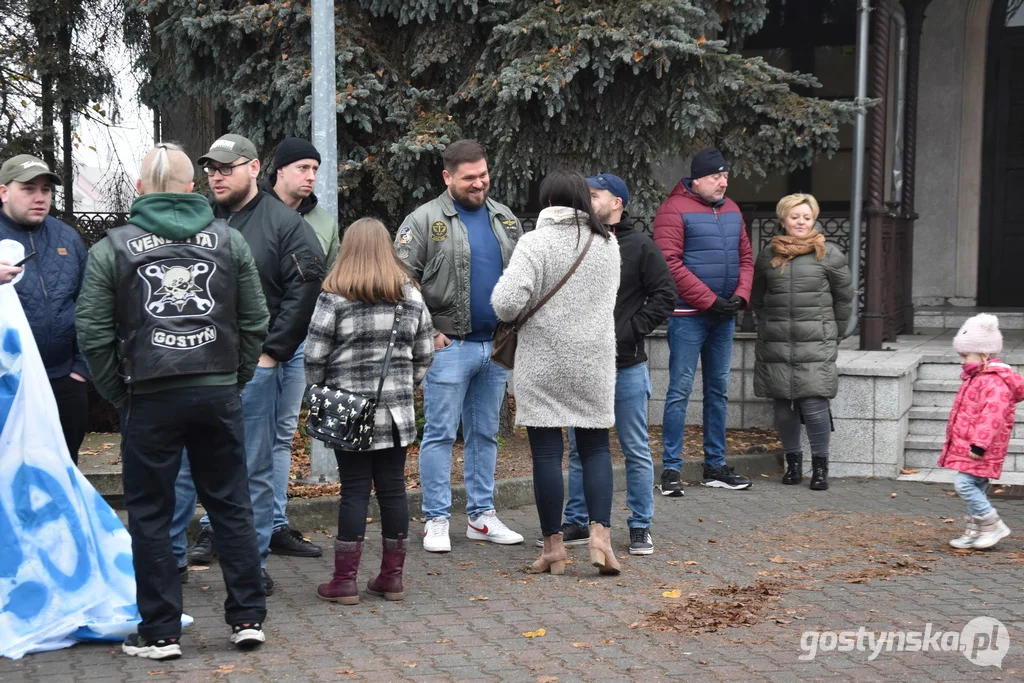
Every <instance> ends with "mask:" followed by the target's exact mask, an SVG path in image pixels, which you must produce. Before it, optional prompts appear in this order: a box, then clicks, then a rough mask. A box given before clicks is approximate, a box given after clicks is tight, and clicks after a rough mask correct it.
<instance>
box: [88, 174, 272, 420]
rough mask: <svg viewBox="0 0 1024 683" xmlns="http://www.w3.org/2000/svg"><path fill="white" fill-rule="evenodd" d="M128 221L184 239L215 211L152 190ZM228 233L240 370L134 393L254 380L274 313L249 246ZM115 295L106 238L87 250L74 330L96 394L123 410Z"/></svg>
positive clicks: (142, 386)
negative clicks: (269, 309) (235, 286)
mask: <svg viewBox="0 0 1024 683" xmlns="http://www.w3.org/2000/svg"><path fill="white" fill-rule="evenodd" d="M128 222H129V223H131V224H132V225H135V226H138V227H140V228H142V229H143V230H146V231H148V232H151V233H153V234H154V235H158V236H160V237H164V238H166V239H173V240H182V239H186V238H188V237H192V236H193V235H195V234H196V233H198V232H199V231H200V230H202V229H204V228H206V227H207V226H208V225H210V223H212V222H213V211H212V210H211V209H210V205H209V203H208V202H207V201H206V199H205V198H204V197H202V196H201V195H198V194H178V193H171V192H154V193H152V194H145V195H142V196H140V197H138V198H137V199H136V200H135V201H134V202H133V203H132V210H131V216H130V218H129V219H128ZM229 234H230V236H231V237H230V240H231V241H230V245H231V255H232V257H233V258H234V261H235V271H236V273H237V274H238V335H239V352H240V353H239V358H240V361H239V365H238V371H237V372H231V373H222V374H210V375H187V376H182V377H168V378H164V379H155V380H151V381H148V382H137V383H135V384H133V385H132V393H136V394H151V393H155V392H157V391H163V390H166V389H174V388H179V387H195V386H230V385H233V384H237V385H238V386H239V388H241V387H242V386H244V385H245V383H246V382H248V381H249V380H250V379H251V378H252V375H253V372H254V371H255V368H256V362H257V361H258V360H259V355H260V350H261V348H262V346H263V338H264V337H265V336H266V333H267V325H268V323H269V321H270V315H269V314H268V313H267V304H266V299H264V297H263V288H262V287H261V286H260V279H259V273H258V272H257V271H256V264H255V263H254V262H253V260H252V254H251V253H250V252H249V245H248V244H246V242H245V239H244V238H243V237H242V234H241V233H240V232H238V231H237V230H233V229H232V230H230V231H229ZM117 294H118V293H117V273H116V268H115V265H114V246H113V243H112V242H111V241H110V238H108V237H104V238H103V239H102V240H100V241H99V242H97V243H96V244H95V245H94V246H93V248H92V249H90V250H89V261H88V263H87V264H86V268H85V278H84V280H83V281H82V290H81V293H80V294H79V295H78V303H77V310H76V312H75V329H76V331H77V334H78V344H79V348H80V349H81V350H82V353H83V354H84V355H85V359H86V362H88V364H89V370H90V371H91V372H92V375H93V382H94V383H95V384H96V390H97V391H98V392H99V394H100V396H102V397H103V398H105V399H107V400H108V401H110V402H111V403H113V404H114V405H115V406H118V407H120V406H121V404H122V403H123V402H124V400H125V398H127V396H128V386H127V385H126V384H125V383H124V381H122V379H121V376H120V375H119V374H118V372H117V370H118V365H119V364H118V357H117V349H118V343H117V330H116V320H115V310H116V300H117Z"/></svg>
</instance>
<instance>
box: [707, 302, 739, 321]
mask: <svg viewBox="0 0 1024 683" xmlns="http://www.w3.org/2000/svg"><path fill="white" fill-rule="evenodd" d="M711 312H712V313H714V314H715V315H717V316H718V317H720V318H731V317H733V316H735V315H736V304H734V303H732V302H731V301H726V300H725V299H723V298H722V297H716V298H715V303H713V304H711Z"/></svg>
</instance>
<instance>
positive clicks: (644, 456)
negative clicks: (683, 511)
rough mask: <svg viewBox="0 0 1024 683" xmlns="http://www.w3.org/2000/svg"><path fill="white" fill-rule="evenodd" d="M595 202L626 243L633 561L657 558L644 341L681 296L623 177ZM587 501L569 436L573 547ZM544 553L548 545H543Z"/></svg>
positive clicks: (620, 366) (625, 360)
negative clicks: (629, 210) (639, 223)
mask: <svg viewBox="0 0 1024 683" xmlns="http://www.w3.org/2000/svg"><path fill="white" fill-rule="evenodd" d="M587 184H588V185H589V186H590V202H591V205H592V206H593V207H594V213H595V214H596V215H597V217H598V219H599V220H600V221H601V222H602V223H604V224H605V225H608V226H609V227H610V228H611V230H612V232H613V233H615V237H616V239H617V240H618V242H619V255H620V256H621V266H620V278H619V291H618V295H617V296H616V299H615V342H616V346H617V350H616V357H615V366H616V368H617V371H616V374H615V432H616V434H618V437H619V445H620V446H622V453H623V455H625V457H626V506H627V507H628V508H629V509H630V511H631V512H630V515H629V519H628V520H627V521H626V523H627V525H628V526H629V554H630V555H650V554H652V553H653V552H654V542H653V540H652V538H651V523H652V521H653V519H654V463H653V461H652V459H651V445H650V442H649V440H648V433H647V401H648V399H650V397H651V376H650V374H649V373H648V371H647V353H646V351H645V348H644V339H645V338H646V337H647V335H648V334H650V333H651V332H652V331H654V329H655V328H656V327H657V326H658V325H660V324H662V323H663V322H665V319H666V318H667V317H668V315H669V313H671V312H672V307H673V306H674V305H675V300H676V288H675V283H674V282H673V281H672V274H671V273H669V271H668V266H667V265H666V264H665V257H664V256H662V255H661V251H659V250H658V247H657V246H655V244H654V242H652V241H651V238H650V237H648V236H647V235H645V234H644V233H642V232H639V231H637V230H634V229H633V226H632V221H630V219H629V216H628V215H626V213H625V208H626V205H627V204H628V203H629V188H628V187H626V183H625V182H624V181H623V180H622V179H621V178H619V177H618V176H615V175H611V174H610V173H602V174H600V175H596V176H594V177H593V178H588V179H587ZM588 521H589V517H588V514H587V503H586V500H584V497H583V469H582V467H581V465H580V456H579V453H578V452H577V450H576V438H575V433H574V432H573V430H572V429H570V430H569V500H568V502H567V503H566V504H565V522H564V523H563V524H562V538H563V541H564V542H565V544H566V545H569V546H573V545H583V544H586V543H587V542H588V541H589V540H590V530H589V529H588V527H587V522H588ZM540 544H541V545H543V540H542V541H541V542H540Z"/></svg>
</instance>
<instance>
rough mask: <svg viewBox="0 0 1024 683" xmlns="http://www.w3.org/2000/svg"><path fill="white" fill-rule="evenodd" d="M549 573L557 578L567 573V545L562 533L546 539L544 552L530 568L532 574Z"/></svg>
mask: <svg viewBox="0 0 1024 683" xmlns="http://www.w3.org/2000/svg"><path fill="white" fill-rule="evenodd" d="M547 571H550V572H551V573H552V574H555V575H556V576H557V575H560V574H564V573H565V544H564V543H563V542H562V534H560V533H558V534H552V535H551V536H545V537H544V550H543V551H542V552H541V554H540V557H538V558H537V559H536V560H535V561H534V563H533V565H532V566H531V567H530V573H531V574H542V573H544V572H547Z"/></svg>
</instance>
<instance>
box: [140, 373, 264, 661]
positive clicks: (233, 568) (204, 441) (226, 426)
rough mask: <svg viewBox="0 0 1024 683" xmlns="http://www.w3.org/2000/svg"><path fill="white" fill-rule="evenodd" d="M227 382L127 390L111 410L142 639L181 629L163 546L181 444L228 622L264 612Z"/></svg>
mask: <svg viewBox="0 0 1024 683" xmlns="http://www.w3.org/2000/svg"><path fill="white" fill-rule="evenodd" d="M242 444H243V441H242V402H241V399H240V398H239V395H238V389H237V388H235V387H187V388H181V389H172V390H168V391H163V392H160V393H156V394H142V395H135V396H131V397H129V399H128V403H127V405H126V406H125V407H124V408H123V409H122V410H121V460H122V476H123V477H124V501H125V507H126V508H127V509H128V531H129V532H130V533H131V536H132V563H133V564H134V566H135V582H136V600H137V602H138V606H139V613H140V614H141V615H142V623H141V624H139V635H141V636H142V637H143V638H145V639H146V640H149V641H153V640H159V639H161V638H170V637H175V636H180V635H181V610H182V602H181V580H180V579H179V578H178V563H177V562H176V561H175V559H174V555H173V553H172V552H171V517H172V515H173V514H174V480H175V478H176V477H177V476H178V470H179V469H180V466H181V451H182V448H186V449H188V461H189V465H190V467H191V468H192V478H193V480H194V481H195V484H196V491H197V492H198V494H199V499H200V500H201V501H202V503H203V507H205V508H206V510H207V511H208V512H209V513H210V520H211V522H212V524H213V530H214V539H215V540H214V542H215V543H216V546H217V553H218V555H220V567H221V571H222V572H223V574H224V584H225V586H226V587H227V593H228V596H227V599H226V600H225V601H224V612H225V620H226V621H227V622H228V623H229V624H238V623H245V622H253V621H259V622H262V621H263V620H264V618H265V617H266V614H267V609H266V596H265V595H264V593H263V581H262V578H261V574H260V552H259V548H258V547H257V545H256V530H255V527H254V526H253V517H252V504H251V502H250V500H249V483H248V476H247V474H246V469H245V451H244V448H243V445H242Z"/></svg>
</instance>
